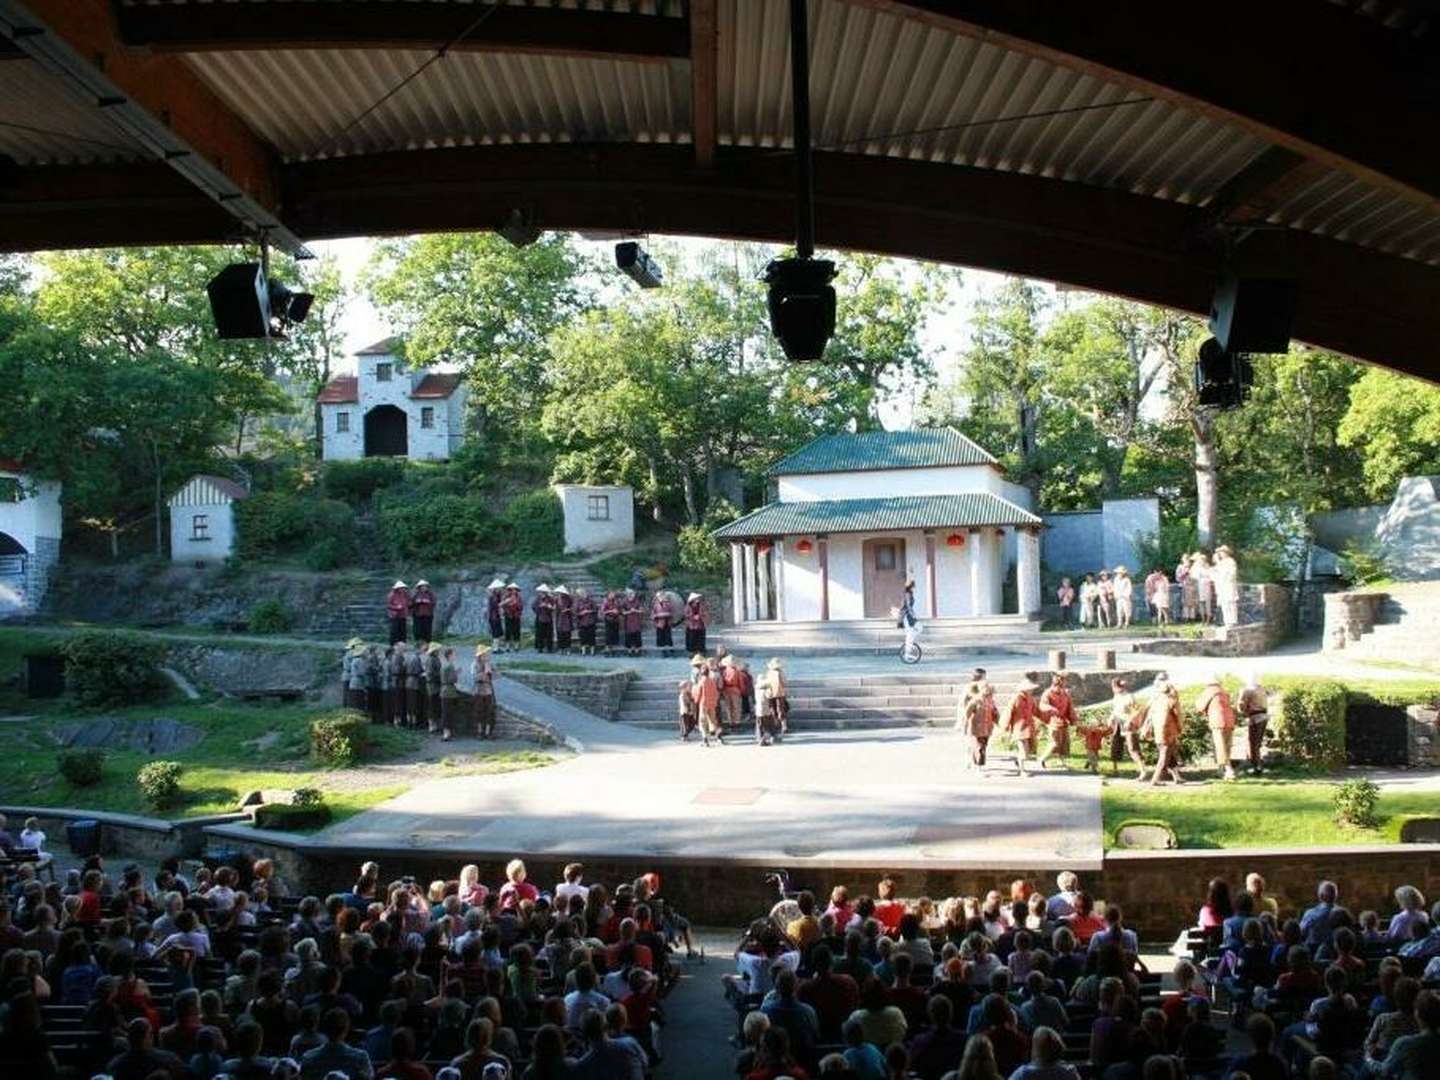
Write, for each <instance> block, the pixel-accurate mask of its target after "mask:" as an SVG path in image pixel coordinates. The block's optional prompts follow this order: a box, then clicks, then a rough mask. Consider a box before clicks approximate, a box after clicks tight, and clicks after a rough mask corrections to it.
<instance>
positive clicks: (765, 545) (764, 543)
mask: <svg viewBox="0 0 1440 1080" xmlns="http://www.w3.org/2000/svg"><path fill="white" fill-rule="evenodd" d="M755 554H756V555H769V554H770V541H769V540H761V541H759V542H758V543H757V544H756V545H755Z"/></svg>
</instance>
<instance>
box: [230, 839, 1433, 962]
mask: <svg viewBox="0 0 1440 1080" xmlns="http://www.w3.org/2000/svg"><path fill="white" fill-rule="evenodd" d="M207 832H208V833H209V834H210V835H211V837H212V840H211V843H212V844H215V845H218V846H232V845H234V844H235V843H237V842H240V843H241V845H242V846H243V847H244V848H245V849H246V850H247V851H251V852H253V853H254V854H255V855H256V856H257V857H258V856H259V855H262V854H263V855H267V856H269V857H271V858H273V859H275V860H276V862H277V864H279V872H280V873H281V874H282V876H284V877H285V879H286V880H287V881H289V882H291V883H292V887H294V888H297V889H303V890H304V891H306V892H313V893H316V894H318V895H322V896H323V895H325V894H326V893H327V892H330V891H332V890H333V889H334V888H335V885H336V883H337V882H346V881H349V880H350V879H351V878H353V877H354V875H355V869H356V867H357V866H358V865H359V864H360V862H362V861H364V860H365V859H368V858H375V859H377V860H378V861H379V862H380V865H381V873H382V875H383V876H384V877H385V878H387V879H389V878H392V877H396V876H399V875H401V874H413V875H414V876H415V878H416V879H417V880H420V881H431V880H434V879H435V878H453V877H455V876H456V874H457V873H458V872H459V868H460V866H461V865H462V864H463V863H467V862H474V863H476V864H477V865H478V866H479V867H480V872H481V878H482V880H486V881H500V880H503V876H504V867H505V863H506V861H507V860H508V859H509V858H510V857H511V855H512V854H513V853H511V852H503V853H499V854H490V855H487V854H483V853H480V852H450V853H436V852H426V851H416V850H413V849H408V848H394V849H390V850H383V851H377V850H375V849H374V848H364V849H354V850H348V849H344V848H336V847H330V848H325V849H316V848H312V847H308V846H307V845H308V842H307V841H306V840H304V839H300V840H298V841H297V839H296V838H293V837H289V836H285V835H283V834H276V833H260V832H257V831H255V830H249V829H236V828H233V827H218V828H211V829H209V830H207ZM577 859H578V861H581V862H583V863H584V864H585V868H586V869H585V874H586V880H588V881H600V882H604V883H605V884H606V885H610V886H613V885H615V884H618V883H620V882H624V881H630V880H633V879H634V878H636V877H638V876H639V875H640V874H643V873H646V872H647V871H651V870H654V871H656V872H657V873H659V874H660V876H661V879H662V886H663V887H662V892H663V894H664V895H665V897H666V899H667V900H668V901H669V902H670V903H671V904H673V905H674V906H675V907H676V908H677V909H678V910H680V911H681V912H683V913H684V914H685V915H686V916H687V917H689V918H690V919H691V920H692V921H693V922H696V923H699V924H703V925H710V926H725V925H733V926H742V925H744V923H745V922H747V921H748V920H750V919H753V918H755V917H757V916H759V915H762V914H764V912H766V911H768V910H769V908H770V906H771V905H772V904H773V903H774V902H775V893H774V889H773V888H772V887H771V886H768V885H766V884H765V880H764V877H765V873H766V872H767V871H768V870H771V869H774V867H773V865H772V864H769V863H763V862H759V861H754V860H729V861H724V862H701V861H692V860H683V859H679V858H676V857H674V856H655V857H652V858H628V857H627V858H612V857H602V856H592V857H586V856H584V855H574V854H567V855H563V856H558V855H557V856H539V855H528V854H527V855H525V864H526V868H527V869H528V871H529V876H530V880H532V881H534V882H536V883H537V884H539V885H540V886H541V887H542V888H544V887H548V886H549V885H550V884H551V883H553V882H556V881H559V880H560V872H561V869H562V868H563V867H564V865H565V864H566V863H567V862H571V861H575V860H577ZM790 869H791V878H792V881H793V882H794V884H795V886H796V887H797V888H809V889H811V890H813V891H815V892H816V893H817V894H818V895H820V896H824V895H827V894H828V892H829V890H830V888H831V887H832V886H834V885H842V884H843V885H845V886H847V887H848V888H849V890H850V895H851V896H852V897H854V896H858V895H862V894H864V895H874V889H875V883H876V882H877V881H878V880H879V879H880V877H882V876H883V875H884V874H887V873H892V874H894V875H895V876H896V877H897V878H898V879H899V881H900V886H901V891H902V893H903V895H905V896H907V897H911V898H914V897H919V896H928V897H931V898H932V899H936V900H939V899H942V898H945V897H948V896H954V895H967V896H968V895H979V896H983V895H984V894H985V893H986V892H987V891H988V890H990V889H992V888H997V887H998V888H1000V889H1001V890H1002V891H1005V890H1007V889H1008V886H1009V883H1010V882H1011V881H1012V880H1014V879H1015V878H1027V879H1029V880H1031V881H1034V882H1036V883H1037V885H1039V887H1041V888H1042V889H1045V890H1047V891H1052V890H1053V883H1054V881H1055V876H1056V875H1057V874H1058V873H1059V872H1060V871H1061V870H1063V869H1073V870H1076V872H1077V873H1079V874H1080V878H1081V883H1082V886H1083V887H1084V888H1085V889H1086V890H1087V891H1089V892H1091V893H1092V895H1094V896H1096V897H1098V898H1101V899H1103V900H1107V901H1109V902H1111V903H1118V904H1119V905H1121V907H1122V908H1123V909H1124V911H1125V914H1126V921H1127V922H1128V923H1129V924H1130V925H1132V926H1134V927H1135V928H1136V929H1137V930H1138V931H1139V932H1140V935H1141V937H1142V938H1143V939H1145V940H1146V941H1154V942H1159V941H1171V940H1173V939H1174V938H1175V936H1176V935H1177V934H1179V932H1180V931H1181V930H1182V929H1183V928H1185V927H1187V926H1190V925H1192V924H1193V923H1194V921H1195V913H1196V912H1197V911H1198V910H1199V908H1200V905H1201V904H1202V903H1203V901H1204V899H1205V891H1206V885H1207V883H1208V882H1209V881H1210V879H1211V878H1215V877H1220V878H1224V879H1225V880H1226V881H1228V882H1230V884H1231V887H1232V888H1235V889H1238V888H1240V887H1242V885H1243V882H1244V879H1245V875H1246V874H1247V873H1249V872H1250V871H1252V870H1253V871H1258V872H1260V873H1261V874H1263V875H1264V876H1265V878H1266V881H1267V882H1268V883H1269V889H1270V892H1271V893H1272V894H1273V895H1274V896H1276V898H1277V899H1278V900H1279V901H1280V905H1281V910H1282V911H1284V912H1285V913H1287V914H1289V913H1294V912H1298V911H1300V910H1303V909H1304V908H1305V907H1308V906H1310V905H1311V904H1313V903H1314V895H1315V885H1316V883H1317V882H1318V881H1320V880H1321V879H1324V878H1329V879H1331V880H1333V881H1335V882H1337V883H1338V884H1339V886H1340V895H1341V899H1342V902H1344V903H1345V904H1346V905H1347V906H1349V907H1350V908H1351V910H1353V911H1356V912H1358V911H1360V910H1362V909H1364V908H1372V907H1373V908H1375V909H1376V910H1379V911H1387V910H1389V909H1390V908H1392V907H1393V905H1394V901H1393V899H1392V898H1391V893H1392V892H1393V891H1394V889H1395V887H1396V886H1397V885H1402V884H1411V885H1415V886H1417V887H1418V888H1419V889H1420V890H1421V891H1422V892H1425V893H1426V894H1427V895H1436V894H1440V844H1412V845H1401V846H1393V847H1354V848H1326V849H1314V850H1310V851H1303V850H1302V851H1290V852H1271V851H1218V852H1198V851H1163V852H1148V851H1147V852H1130V851H1124V852H1121V851H1117V852H1111V853H1110V854H1108V855H1106V856H1105V859H1104V863H1103V865H1102V867H1101V868H1099V869H1096V868H1094V867H1088V868H1087V867H1086V866H1084V865H1079V866H1077V865H1074V864H1071V865H1070V866H1068V867H1067V866H1013V867H1006V868H1004V869H1001V870H985V869H973V868H972V869H942V868H932V867H920V868H915V867H897V866H856V865H836V864H816V865H814V866H810V865H802V866H793V865H792V866H791V868H790ZM296 883H301V884H296Z"/></svg>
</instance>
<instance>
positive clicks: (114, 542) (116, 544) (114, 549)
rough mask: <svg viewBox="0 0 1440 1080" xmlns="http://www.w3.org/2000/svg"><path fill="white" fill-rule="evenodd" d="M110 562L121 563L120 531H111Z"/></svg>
mask: <svg viewBox="0 0 1440 1080" xmlns="http://www.w3.org/2000/svg"><path fill="white" fill-rule="evenodd" d="M110 560H111V562H119V561H120V530H119V529H111V530H110Z"/></svg>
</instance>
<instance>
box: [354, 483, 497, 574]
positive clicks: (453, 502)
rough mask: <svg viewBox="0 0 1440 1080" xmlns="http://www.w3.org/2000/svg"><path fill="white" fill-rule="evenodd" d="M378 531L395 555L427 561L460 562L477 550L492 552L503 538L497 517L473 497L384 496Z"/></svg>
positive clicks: (391, 552)
mask: <svg viewBox="0 0 1440 1080" xmlns="http://www.w3.org/2000/svg"><path fill="white" fill-rule="evenodd" d="M379 530H380V541H381V543H382V544H383V545H384V546H385V549H386V550H387V551H388V552H389V553H390V554H391V555H392V556H395V557H397V558H411V559H417V560H421V561H428V562H458V561H460V560H461V559H464V558H466V557H467V556H471V557H473V556H474V554H475V552H476V550H477V549H482V548H488V549H491V550H493V549H495V548H496V547H498V546H499V545H500V541H501V540H502V538H503V535H504V534H503V529H502V528H501V525H500V523H499V521H497V520H496V518H495V515H494V514H492V513H491V512H490V511H489V509H487V508H486V506H485V504H484V503H483V502H482V501H481V500H480V499H478V498H476V497H474V496H470V495H434V496H431V497H429V498H424V499H401V498H391V497H388V496H387V497H384V498H382V499H381V501H380V512H379Z"/></svg>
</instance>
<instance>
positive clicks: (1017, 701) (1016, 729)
mask: <svg viewBox="0 0 1440 1080" xmlns="http://www.w3.org/2000/svg"><path fill="white" fill-rule="evenodd" d="M1037 689H1039V688H1038V687H1037V686H1036V685H1035V684H1034V683H1033V682H1031V681H1030V680H1029V679H1026V680H1025V681H1024V682H1023V683H1021V684H1020V689H1018V690H1017V691H1015V696H1014V697H1012V698H1011V699H1010V700H1009V701H1008V702H1006V704H1005V712H1004V714H1003V715H1002V716H1001V718H1000V727H1001V729H1002V730H1003V731H1005V732H1007V733H1008V734H1009V736H1010V738H1011V739H1012V740H1013V741H1014V743H1015V765H1016V767H1017V768H1018V769H1019V770H1020V775H1021V776H1025V775H1027V773H1026V772H1025V762H1026V761H1028V760H1030V759H1031V758H1033V757H1034V756H1035V742H1036V736H1037V732H1038V731H1039V713H1038V712H1037V710H1036V706H1035V691H1036V690H1037Z"/></svg>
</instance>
